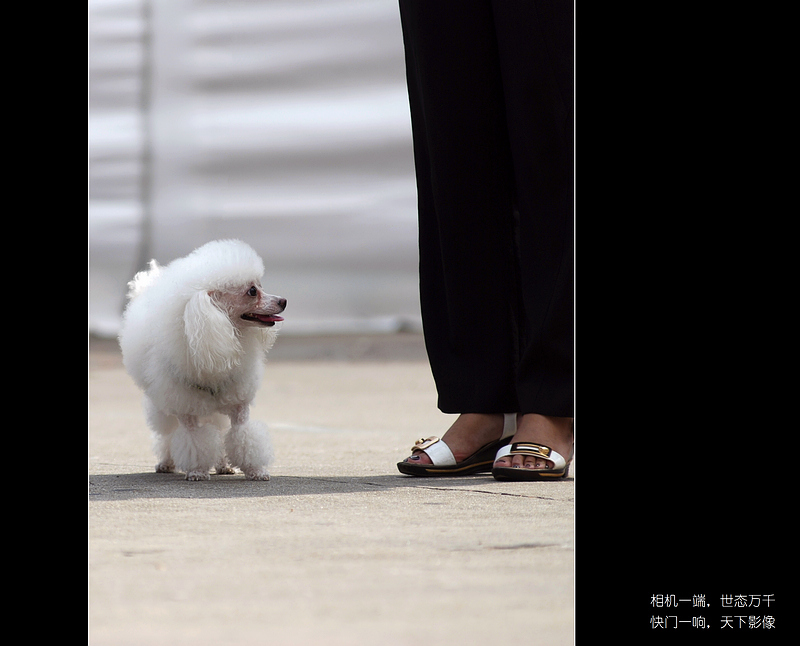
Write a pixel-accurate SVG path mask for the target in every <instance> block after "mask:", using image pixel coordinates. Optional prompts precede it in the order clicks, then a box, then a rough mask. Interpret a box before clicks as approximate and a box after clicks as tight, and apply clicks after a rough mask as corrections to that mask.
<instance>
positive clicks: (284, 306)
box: [278, 298, 286, 311]
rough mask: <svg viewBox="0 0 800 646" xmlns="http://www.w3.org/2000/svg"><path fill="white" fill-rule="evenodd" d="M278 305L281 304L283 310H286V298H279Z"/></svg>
mask: <svg viewBox="0 0 800 646" xmlns="http://www.w3.org/2000/svg"><path fill="white" fill-rule="evenodd" d="M278 305H280V306H281V311H283V310H285V309H286V299H285V298H279V299H278Z"/></svg>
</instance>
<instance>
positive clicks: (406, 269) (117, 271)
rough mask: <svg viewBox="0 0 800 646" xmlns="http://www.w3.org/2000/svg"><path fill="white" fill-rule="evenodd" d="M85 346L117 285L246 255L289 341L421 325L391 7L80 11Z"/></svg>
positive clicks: (95, 7) (158, 2) (395, 14)
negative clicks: (224, 241) (253, 259)
mask: <svg viewBox="0 0 800 646" xmlns="http://www.w3.org/2000/svg"><path fill="white" fill-rule="evenodd" d="M89 8H90V15H89V19H90V23H89V32H90V40H89V46H90V49H89V63H90V79H89V81H90V114H89V118H90V142H89V150H90V168H89V172H90V177H89V181H90V204H89V251H90V256H89V265H90V276H89V278H90V281H89V282H90V312H89V318H90V331H91V332H93V333H95V334H100V335H115V334H116V332H117V329H118V325H119V316H120V312H121V309H122V307H123V303H124V294H125V289H126V286H125V284H126V282H127V281H128V280H129V279H130V278H131V276H132V275H133V273H134V272H135V271H137V270H138V269H139V268H141V266H142V265H143V264H144V262H145V261H146V260H148V259H149V258H151V257H154V258H157V259H158V260H159V262H161V263H167V262H169V261H170V260H172V259H173V258H176V257H179V256H182V255H185V254H186V253H188V252H189V251H191V250H192V249H194V248H195V247H197V246H199V245H201V244H203V243H204V242H207V241H208V240H212V239H215V238H229V237H236V238H241V239H242V240H245V241H247V242H248V243H250V244H251V245H252V246H253V247H254V248H255V249H256V251H258V252H259V254H260V255H261V256H262V258H264V261H265V265H266V267H267V271H266V275H265V279H264V281H263V284H264V288H265V289H266V290H267V291H270V292H272V293H275V294H280V295H281V296H284V297H286V298H287V299H288V301H289V306H288V308H287V310H286V322H285V323H284V325H283V332H282V333H284V334H291V333H308V332H348V331H354V332H358V331H394V330H397V329H408V328H411V329H418V328H419V303H418V289H417V287H418V281H417V241H416V236H417V226H416V187H415V184H414V167H413V153H412V147H411V125H410V119H409V112H408V97H407V94H406V87H405V69H404V63H403V44H402V35H401V31H400V20H399V11H398V7H397V0H90V3H89Z"/></svg>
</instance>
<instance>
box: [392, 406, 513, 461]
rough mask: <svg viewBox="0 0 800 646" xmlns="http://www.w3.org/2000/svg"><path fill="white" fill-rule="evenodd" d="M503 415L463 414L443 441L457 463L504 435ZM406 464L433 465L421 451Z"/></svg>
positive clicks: (412, 455) (415, 452) (443, 437)
mask: <svg viewBox="0 0 800 646" xmlns="http://www.w3.org/2000/svg"><path fill="white" fill-rule="evenodd" d="M503 423H504V417H503V415H484V414H479V413H463V414H461V415H459V416H458V419H456V421H455V422H453V425H452V426H451V427H450V428H449V429H448V431H447V432H446V433H445V434H444V435H443V436H442V441H443V442H444V443H445V444H447V446H448V447H449V448H450V450H451V451H452V452H453V457H454V458H455V459H456V462H462V461H463V460H465V459H467V458H468V457H470V456H471V455H473V454H474V453H475V452H476V451H477V450H478V449H480V448H481V447H482V446H486V445H487V444H489V443H490V442H494V441H496V440H498V439H500V436H501V435H502V434H503ZM405 462H408V463H410V464H419V465H423V464H433V462H432V461H431V459H430V457H429V456H428V455H427V454H426V453H424V452H423V451H421V450H415V451H414V452H413V453H412V454H411V455H410V456H409V457H408V458H406V460H405Z"/></svg>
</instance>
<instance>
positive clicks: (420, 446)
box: [411, 435, 439, 451]
mask: <svg viewBox="0 0 800 646" xmlns="http://www.w3.org/2000/svg"><path fill="white" fill-rule="evenodd" d="M438 441H439V438H438V437H436V436H435V435H432V436H431V437H429V438H423V437H421V438H419V439H418V440H417V441H416V443H415V444H414V448H412V449H411V450H412V451H424V450H425V449H427V448H428V447H429V446H430V445H431V444H436V442H438Z"/></svg>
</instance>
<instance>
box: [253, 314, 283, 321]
mask: <svg viewBox="0 0 800 646" xmlns="http://www.w3.org/2000/svg"><path fill="white" fill-rule="evenodd" d="M256 318H257V319H258V320H259V321H264V322H265V323H270V322H272V323H275V322H277V321H282V320H283V317H282V316H276V315H275V314H269V315H267V316H262V315H261V314H256Z"/></svg>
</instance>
